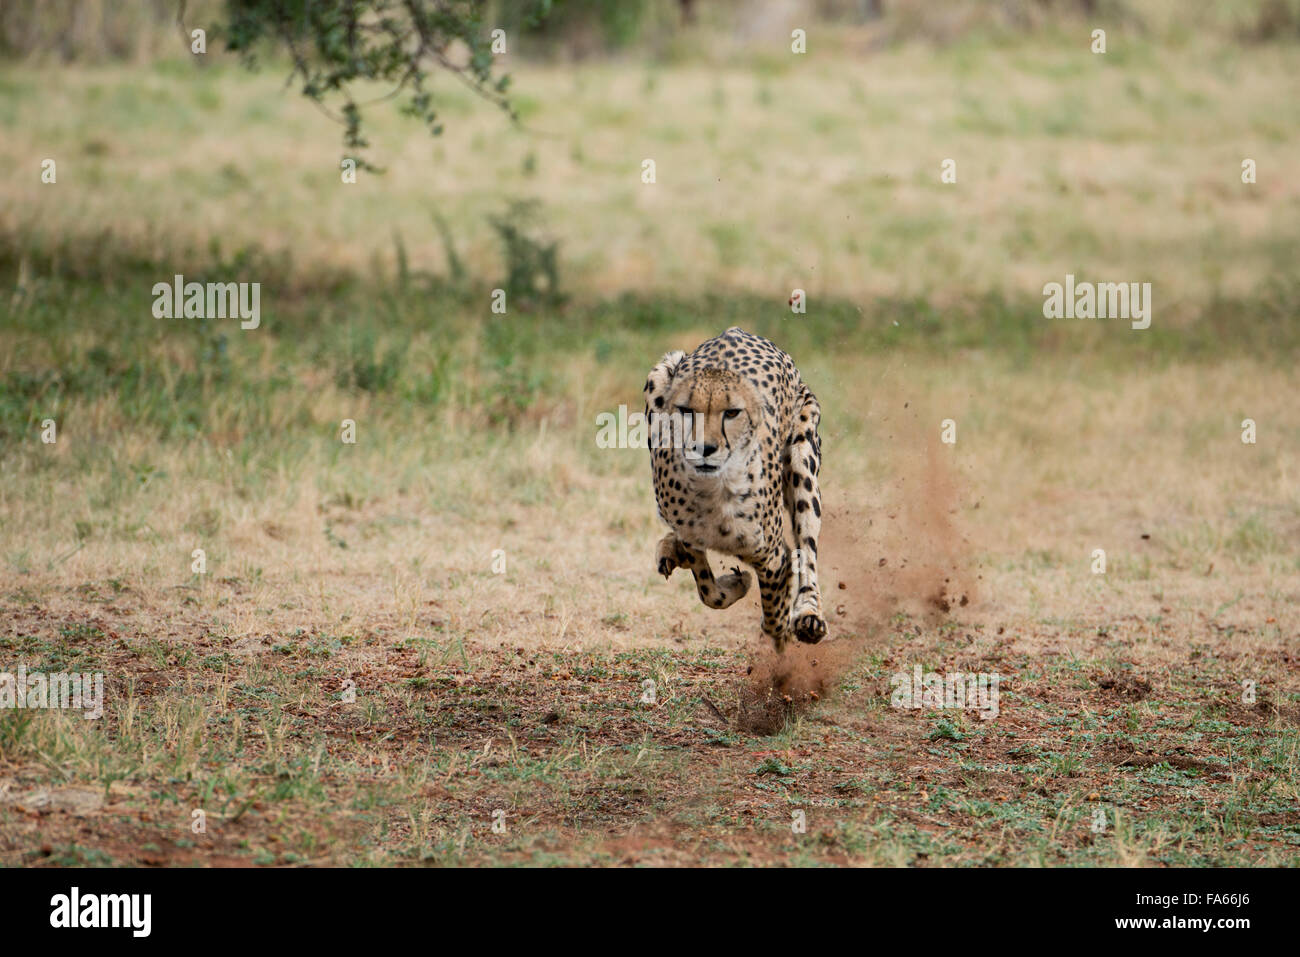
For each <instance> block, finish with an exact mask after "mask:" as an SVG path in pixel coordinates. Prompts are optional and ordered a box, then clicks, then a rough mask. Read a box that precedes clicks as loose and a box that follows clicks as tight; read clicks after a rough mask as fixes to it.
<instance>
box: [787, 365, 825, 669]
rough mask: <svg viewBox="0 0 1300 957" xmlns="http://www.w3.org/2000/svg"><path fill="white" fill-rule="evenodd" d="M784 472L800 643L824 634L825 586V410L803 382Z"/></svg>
mask: <svg viewBox="0 0 1300 957" xmlns="http://www.w3.org/2000/svg"><path fill="white" fill-rule="evenodd" d="M795 415H796V419H795V423H794V434H793V435H791V437H790V445H789V450H788V451H789V463H790V466H789V469H788V470H787V471H786V487H785V504H786V508H788V509H789V511H790V521H791V524H792V525H793V527H794V541H795V552H794V571H793V574H794V586H793V587H794V607H793V609H792V610H791V613H790V614H791V619H792V622H791V624H792V627H793V629H794V634H795V637H796V638H798V639H799V640H800V641H804V642H808V643H809V644H816V643H817V642H819V641H821V640H822V639H823V638H825V637H826V619H825V618H824V617H823V616H822V596H821V589H820V587H818V583H817V539H818V538H819V537H820V536H821V531H822V502H821V487H820V486H819V484H818V482H817V473H818V472H819V471H820V469H821V438H820V436H819V435H818V433H817V427H818V426H819V425H820V423H821V418H822V410H821V406H820V405H819V404H818V403H817V397H816V396H814V395H813V394H812V392H810V391H809V390H808V388H807V387H806V386H805V387H804V390H803V403H802V404H801V405H800V407H799V408H798V409H797V410H796V413H795Z"/></svg>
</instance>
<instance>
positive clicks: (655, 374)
mask: <svg viewBox="0 0 1300 957" xmlns="http://www.w3.org/2000/svg"><path fill="white" fill-rule="evenodd" d="M685 356H686V353H684V352H682V351H681V350H680V349H677V350H676V351H674V352H669V353H668V354H666V355H665V356H664V357H663V358H662V359H661V360H659V364H658V365H657V366H655V367H654V368H653V369H651V370H650V375H648V376H647V377H646V380H645V407H646V410H647V411H649V412H657V411H658V410H660V409H662V408H663V407H664V399H665V398H666V397H667V395H668V387H669V386H671V385H672V384H673V376H675V375H677V366H678V365H679V364H680V363H681V361H682V359H683V358H685Z"/></svg>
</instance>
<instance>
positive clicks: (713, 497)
mask: <svg viewBox="0 0 1300 957" xmlns="http://www.w3.org/2000/svg"><path fill="white" fill-rule="evenodd" d="M737 465H738V466H739V465H740V463H737ZM745 465H747V466H748V470H747V469H746V468H745V467H743V466H741V467H736V468H729V469H727V470H726V472H725V474H723V475H721V476H718V477H717V478H709V479H701V478H699V477H694V478H686V477H685V476H684V475H679V476H678V477H679V478H681V479H683V481H682V482H681V484H682V489H681V492H679V493H677V494H678V495H679V496H680V498H679V499H678V501H679V502H680V504H679V505H676V506H673V508H670V509H668V510H665V509H664V508H663V504H664V503H663V500H662V499H663V497H662V495H661V496H660V513H661V514H662V515H663V517H664V518H665V520H666V521H667V522H668V524H669V525H670V526H672V528H673V530H674V531H676V533H677V537H678V538H680V539H681V540H682V541H683V542H684V543H685V544H687V545H689V546H691V547H692V548H698V549H712V550H713V551H715V552H723V553H725V554H728V555H736V556H740V557H746V556H751V555H760V554H763V553H764V552H765V551H766V549H767V546H768V543H769V542H770V541H771V538H772V536H771V532H770V529H768V528H767V527H766V524H767V523H766V522H765V519H766V518H768V517H769V505H770V503H765V502H764V501H763V498H764V497H763V494H762V492H761V488H762V486H761V479H762V476H761V473H756V470H757V469H758V464H757V462H751V463H745ZM751 474H754V477H755V479H756V480H757V481H755V482H752V483H751V481H750V475H751ZM672 494H673V492H672V491H671V490H670V491H669V495H670V496H671V495H672ZM674 509H675V510H676V514H674Z"/></svg>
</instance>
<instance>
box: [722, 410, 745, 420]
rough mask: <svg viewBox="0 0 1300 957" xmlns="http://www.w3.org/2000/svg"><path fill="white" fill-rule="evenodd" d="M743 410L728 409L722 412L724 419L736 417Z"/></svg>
mask: <svg viewBox="0 0 1300 957" xmlns="http://www.w3.org/2000/svg"><path fill="white" fill-rule="evenodd" d="M741 411H742V410H741V409H728V410H727V411H726V412H724V413H722V417H723V418H724V419H734V418H735V417H736V416H738V415H740V413H741Z"/></svg>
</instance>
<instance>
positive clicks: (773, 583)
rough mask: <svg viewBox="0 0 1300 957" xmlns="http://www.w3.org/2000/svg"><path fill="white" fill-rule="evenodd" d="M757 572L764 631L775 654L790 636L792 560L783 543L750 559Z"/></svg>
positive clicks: (781, 649) (779, 651) (788, 550)
mask: <svg viewBox="0 0 1300 957" xmlns="http://www.w3.org/2000/svg"><path fill="white" fill-rule="evenodd" d="M751 564H752V565H753V566H754V569H755V571H757V572H758V594H759V596H760V597H761V598H762V599H763V634H765V635H767V637H769V638H771V639H772V644H773V645H774V646H775V647H776V652H777V654H780V653H781V652H782V651H783V650H785V644H786V642H787V641H788V640H789V639H790V587H791V584H792V583H791V575H792V574H793V567H794V563H793V560H792V555H791V552H790V549H789V548H787V547H786V546H785V545H781V546H780V547H778V548H775V549H773V550H772V551H771V552H769V553H768V554H767V555H765V556H762V557H759V558H757V559H756V560H755V561H753V562H751Z"/></svg>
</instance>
